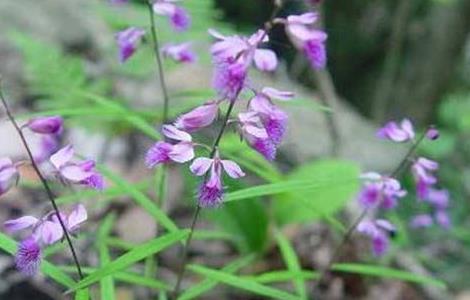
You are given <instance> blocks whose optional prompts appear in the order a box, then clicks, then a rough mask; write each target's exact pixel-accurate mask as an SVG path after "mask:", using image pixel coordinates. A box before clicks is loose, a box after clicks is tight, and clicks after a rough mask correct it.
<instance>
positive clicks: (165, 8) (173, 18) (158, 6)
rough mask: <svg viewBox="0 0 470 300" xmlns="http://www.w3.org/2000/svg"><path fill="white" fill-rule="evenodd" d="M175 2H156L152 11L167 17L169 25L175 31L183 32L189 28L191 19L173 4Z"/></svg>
mask: <svg viewBox="0 0 470 300" xmlns="http://www.w3.org/2000/svg"><path fill="white" fill-rule="evenodd" d="M176 1H177V0H157V1H156V2H155V3H154V4H153V11H154V12H155V13H156V14H158V15H162V16H166V17H168V19H169V21H170V24H171V25H172V26H173V28H174V29H175V30H177V31H184V30H186V29H188V28H189V26H190V24H191V18H190V16H189V14H188V13H187V12H186V10H184V9H183V8H181V7H180V6H177V5H176V4H174V3H173V2H176Z"/></svg>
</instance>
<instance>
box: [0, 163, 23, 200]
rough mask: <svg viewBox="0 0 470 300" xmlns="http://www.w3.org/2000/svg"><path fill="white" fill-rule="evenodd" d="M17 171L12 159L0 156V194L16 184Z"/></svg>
mask: <svg viewBox="0 0 470 300" xmlns="http://www.w3.org/2000/svg"><path fill="white" fill-rule="evenodd" d="M18 178H19V173H18V170H17V168H16V166H15V165H14V164H13V161H12V160H11V159H10V158H8V157H3V158H0V196H1V195H3V194H5V193H6V192H7V191H8V190H9V189H10V188H11V187H12V186H13V185H15V184H16V182H17V181H18Z"/></svg>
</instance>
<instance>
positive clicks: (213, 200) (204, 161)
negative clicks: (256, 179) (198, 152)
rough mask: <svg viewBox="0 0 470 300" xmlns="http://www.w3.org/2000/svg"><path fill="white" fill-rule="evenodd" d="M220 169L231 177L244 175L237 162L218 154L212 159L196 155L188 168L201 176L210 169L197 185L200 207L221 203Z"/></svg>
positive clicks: (222, 196)
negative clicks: (206, 176) (221, 157)
mask: <svg viewBox="0 0 470 300" xmlns="http://www.w3.org/2000/svg"><path fill="white" fill-rule="evenodd" d="M222 169H223V170H224V171H225V173H227V175H228V176H230V177H232V178H240V177H243V176H245V173H244V172H243V171H242V170H241V168H240V167H239V166H238V164H236V163H235V162H233V161H231V160H221V159H220V157H219V155H218V154H216V155H215V157H214V158H213V159H212V158H207V157H198V158H196V159H195V160H194V162H193V163H192V164H191V166H190V170H191V172H193V173H194V174H195V175H197V176H203V175H205V174H206V173H207V172H209V170H210V173H209V176H208V178H206V179H205V180H204V182H203V183H202V184H201V185H200V187H199V192H198V199H199V201H198V202H199V205H200V206H201V207H216V206H218V205H220V204H221V203H222V201H223V198H224V188H223V185H222Z"/></svg>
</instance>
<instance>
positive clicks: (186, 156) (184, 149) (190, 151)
mask: <svg viewBox="0 0 470 300" xmlns="http://www.w3.org/2000/svg"><path fill="white" fill-rule="evenodd" d="M168 155H169V156H170V158H171V160H173V161H175V162H177V163H185V162H188V161H190V160H192V159H193V158H194V146H193V144H192V143H188V142H181V143H179V144H176V145H174V146H173V148H172V150H171V151H170V153H169V154H168Z"/></svg>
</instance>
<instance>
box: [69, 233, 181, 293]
mask: <svg viewBox="0 0 470 300" xmlns="http://www.w3.org/2000/svg"><path fill="white" fill-rule="evenodd" d="M188 234H189V231H188V230H182V231H178V232H173V233H169V234H166V235H164V236H162V237H159V238H156V239H153V240H151V241H149V242H147V243H144V244H142V245H139V246H137V247H136V248H134V249H132V250H131V251H129V252H127V253H125V254H123V255H121V256H120V257H118V258H117V259H115V260H113V261H112V262H110V263H109V264H106V265H105V266H102V267H101V268H100V269H98V270H97V271H96V272H94V273H91V274H90V275H88V276H87V277H85V278H84V279H82V280H81V281H80V282H79V283H78V284H76V285H74V286H73V287H72V289H71V290H72V291H74V290H77V289H81V288H84V287H87V286H89V285H91V284H93V283H95V282H97V281H99V280H101V279H102V278H104V277H106V276H108V275H113V274H114V273H117V272H119V271H121V270H123V269H126V268H127V267H129V266H131V265H132V264H134V263H136V262H138V261H141V260H142V259H144V258H146V257H148V256H149V255H154V254H155V253H158V252H160V251H161V250H163V249H165V248H167V247H169V246H171V245H173V244H174V243H176V242H179V241H181V240H183V239H185V238H186V237H187V236H188Z"/></svg>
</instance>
